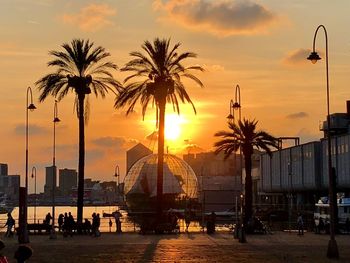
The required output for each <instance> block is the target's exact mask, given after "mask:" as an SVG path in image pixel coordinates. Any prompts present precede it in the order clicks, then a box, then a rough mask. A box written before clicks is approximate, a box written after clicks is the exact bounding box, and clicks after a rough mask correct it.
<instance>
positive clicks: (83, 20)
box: [61, 4, 116, 32]
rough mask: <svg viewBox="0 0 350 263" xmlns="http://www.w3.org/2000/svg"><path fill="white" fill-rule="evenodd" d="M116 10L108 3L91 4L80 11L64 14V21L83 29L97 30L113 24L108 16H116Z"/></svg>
mask: <svg viewBox="0 0 350 263" xmlns="http://www.w3.org/2000/svg"><path fill="white" fill-rule="evenodd" d="M115 14H116V10H115V9H113V8H111V7H110V6H109V5H107V4H89V5H87V6H85V7H83V8H82V9H81V10H80V11H79V12H78V13H75V14H64V15H62V17H61V19H62V21H63V22H64V23H66V24H70V25H74V26H78V27H79V28H80V29H81V30H82V31H89V32H95V31H98V30H100V29H102V28H104V27H106V26H110V25H112V24H113V22H112V21H111V20H109V19H108V18H109V17H111V16H114V15H115Z"/></svg>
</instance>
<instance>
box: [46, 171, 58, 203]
mask: <svg viewBox="0 0 350 263" xmlns="http://www.w3.org/2000/svg"><path fill="white" fill-rule="evenodd" d="M56 175H57V167H56V166H49V167H45V186H44V195H45V197H49V196H51V195H52V189H55V191H56V188H57V176H56ZM54 178H56V180H54Z"/></svg>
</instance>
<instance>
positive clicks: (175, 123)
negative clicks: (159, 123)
mask: <svg viewBox="0 0 350 263" xmlns="http://www.w3.org/2000/svg"><path fill="white" fill-rule="evenodd" d="M183 123H185V119H184V118H183V117H182V116H181V115H177V114H169V115H166V117H165V131H164V133H165V139H167V140H176V139H178V138H179V137H180V136H181V132H182V127H181V126H182V124H183Z"/></svg>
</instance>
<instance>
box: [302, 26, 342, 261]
mask: <svg viewBox="0 0 350 263" xmlns="http://www.w3.org/2000/svg"><path fill="white" fill-rule="evenodd" d="M320 28H322V29H323V30H324V33H325V37H326V79H327V83H326V84H327V86H326V88H327V133H326V135H327V142H328V148H327V153H328V180H329V187H328V191H329V208H330V240H329V242H328V249H327V257H328V258H339V252H338V245H337V241H336V240H335V218H336V217H335V216H336V215H335V211H336V210H335V206H336V205H337V199H336V197H335V180H334V176H335V174H334V172H333V167H332V148H331V147H332V143H331V139H332V138H331V120H330V113H329V73H328V36H327V30H326V28H325V26H324V25H319V26H318V27H317V29H316V31H315V35H314V41H313V51H312V52H311V54H310V55H309V57H308V58H307V59H308V60H311V62H312V63H313V64H315V63H316V62H317V61H318V60H320V59H321V58H320V56H319V55H318V54H317V52H316V51H315V42H316V36H317V32H318V30H319V29H320Z"/></svg>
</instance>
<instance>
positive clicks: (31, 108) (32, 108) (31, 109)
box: [28, 103, 36, 111]
mask: <svg viewBox="0 0 350 263" xmlns="http://www.w3.org/2000/svg"><path fill="white" fill-rule="evenodd" d="M35 109H36V107H35V105H34V104H33V103H30V104H29V106H28V110H30V111H33V110H35Z"/></svg>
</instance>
